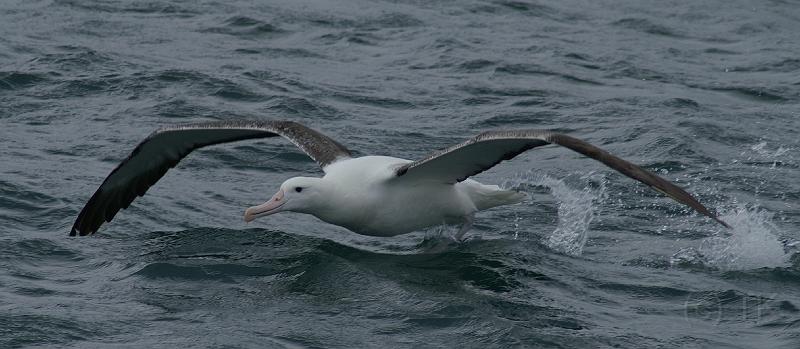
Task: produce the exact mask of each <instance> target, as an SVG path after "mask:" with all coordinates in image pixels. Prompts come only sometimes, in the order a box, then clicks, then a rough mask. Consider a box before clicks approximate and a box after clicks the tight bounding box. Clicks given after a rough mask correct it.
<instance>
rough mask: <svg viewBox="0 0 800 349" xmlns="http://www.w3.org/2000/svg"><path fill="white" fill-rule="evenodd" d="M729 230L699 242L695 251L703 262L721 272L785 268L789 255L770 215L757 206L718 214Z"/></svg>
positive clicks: (742, 207)
mask: <svg viewBox="0 0 800 349" xmlns="http://www.w3.org/2000/svg"><path fill="white" fill-rule="evenodd" d="M720 217H721V218H722V220H724V221H726V222H728V224H730V225H731V226H732V227H733V229H730V230H725V231H721V232H719V233H718V234H717V235H715V236H713V237H710V238H707V239H705V240H703V241H702V242H701V244H700V248H699V250H698V251H699V252H700V254H701V255H702V256H703V259H704V262H705V264H707V265H711V266H714V267H717V268H720V269H723V270H751V269H757V268H775V267H782V266H786V265H788V262H789V257H790V253H789V252H786V251H785V246H784V244H783V243H782V242H781V240H780V236H781V235H782V234H781V232H780V230H779V229H778V227H777V226H776V225H775V224H774V223H773V214H771V213H769V212H767V211H766V210H763V209H759V208H758V207H744V206H741V205H740V206H739V207H737V208H736V209H733V210H730V211H727V212H722V214H721V215H720Z"/></svg>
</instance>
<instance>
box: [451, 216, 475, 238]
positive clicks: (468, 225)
mask: <svg viewBox="0 0 800 349" xmlns="http://www.w3.org/2000/svg"><path fill="white" fill-rule="evenodd" d="M474 221H475V214H474V213H471V214H469V215H467V216H465V217H464V223H463V224H461V228H459V229H458V232H457V233H456V235H455V236H453V239H454V240H456V241H458V242H461V241H462V240H461V238H462V237H463V236H464V234H466V233H467V232H468V231H469V230H470V229H472V222H474Z"/></svg>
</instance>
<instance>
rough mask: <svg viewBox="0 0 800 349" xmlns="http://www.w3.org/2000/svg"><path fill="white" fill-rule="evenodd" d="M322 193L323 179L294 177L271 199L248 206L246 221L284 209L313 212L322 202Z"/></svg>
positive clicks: (245, 213)
mask: <svg viewBox="0 0 800 349" xmlns="http://www.w3.org/2000/svg"><path fill="white" fill-rule="evenodd" d="M321 195H322V185H321V179H319V178H310V177H294V178H290V179H288V180H286V181H285V182H283V184H281V187H280V189H279V190H278V192H277V193H275V195H273V196H272V198H270V199H269V201H267V202H265V203H263V204H261V205H258V206H253V207H250V208H248V209H247V210H245V211H244V221H245V222H250V221H252V220H254V219H256V218H259V217H264V216H269V215H271V214H275V213H278V212H283V211H292V212H302V213H312V211H313V209H314V207H316V206H318V205H319V203H320V196H321Z"/></svg>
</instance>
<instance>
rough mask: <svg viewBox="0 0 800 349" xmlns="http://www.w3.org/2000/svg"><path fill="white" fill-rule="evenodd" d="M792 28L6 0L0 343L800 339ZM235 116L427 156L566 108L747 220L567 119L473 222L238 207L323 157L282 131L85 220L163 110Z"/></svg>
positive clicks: (473, 1)
mask: <svg viewBox="0 0 800 349" xmlns="http://www.w3.org/2000/svg"><path fill="white" fill-rule="evenodd" d="M798 33H800V3H798V2H796V1H777V0H776V1H743V0H734V1H721V0H713V1H650V0H647V1H639V0H635V1H634V0H621V1H606V0H601V1H586V0H583V1H582V0H565V1H490V0H485V1H484V0H481V1H478V0H465V1H415V0H408V1H404V0H398V1H380V0H379V1H365V0H344V1H320V0H299V1H294V0H293V1H256V0H234V1H219V0H217V1H189V0H184V1H162V0H130V1H122V0H3V1H2V2H0V348H23V347H25V348H28V347H30V348H369V347H371V348H450V347H458V348H469V347H472V348H791V349H796V348H799V347H800V254H798V250H799V248H800V136H798V134H800V34H798ZM236 119H255V120H272V119H287V120H295V121H298V122H301V123H304V124H306V125H309V126H311V127H313V128H315V129H318V130H321V131H322V132H324V133H326V134H328V135H330V136H331V137H333V138H335V139H337V140H339V141H340V142H341V143H343V144H345V145H347V146H348V147H349V148H350V149H352V150H353V151H354V152H355V153H356V154H358V155H368V154H380V155H391V156H397V157H403V158H407V159H416V158H421V157H423V156H425V155H426V154H428V153H429V152H431V151H434V150H437V149H441V148H445V147H447V146H450V145H452V144H455V143H457V142H460V141H462V140H464V139H466V138H468V137H471V136H473V135H475V134H477V133H479V132H481V131H485V130H494V129H517V128H543V129H554V130H558V131H561V132H565V133H569V134H570V135H573V136H576V137H579V138H581V139H585V140H587V141H589V142H592V143H594V144H597V145H599V146H601V147H603V148H605V149H607V150H608V151H610V152H612V153H615V154H618V155H620V156H621V157H624V158H626V159H628V160H630V161H632V162H635V163H637V164H641V165H643V166H644V167H645V168H647V169H650V170H652V171H655V172H657V173H659V174H660V175H662V176H664V177H666V178H668V179H670V180H673V181H675V182H677V183H679V184H680V185H681V186H683V187H685V188H686V189H687V190H688V191H689V192H691V193H692V194H694V195H696V196H697V197H698V198H699V199H700V200H701V201H702V202H703V203H705V204H706V205H707V206H708V207H710V208H711V209H713V210H714V211H716V212H719V213H720V215H721V217H722V219H724V220H726V221H727V222H729V223H730V224H731V225H732V226H733V229H731V230H727V229H725V228H723V227H721V226H720V225H718V224H716V223H715V222H713V221H712V220H710V219H708V218H706V217H703V216H701V215H699V214H697V213H694V212H692V211H691V210H689V209H687V208H686V207H684V206H682V205H680V204H678V203H675V202H673V201H671V200H670V199H668V198H665V197H664V196H663V195H661V194H659V193H658V192H655V191H653V190H651V189H649V188H647V187H646V186H644V185H642V184H639V183H636V182H635V181H633V180H631V179H629V178H627V177H624V176H622V175H620V174H617V173H615V172H614V171H613V170H611V169H609V168H606V167H604V166H603V165H602V164H600V163H598V162H595V161H593V160H590V159H587V158H585V157H583V156H581V155H579V154H577V153H574V152H571V151H569V150H567V149H564V148H559V147H554V146H550V147H544V148H538V149H535V150H531V151H529V152H527V153H525V154H523V155H521V156H518V157H517V158H515V159H514V160H513V161H506V162H503V163H502V164H500V165H498V166H496V167H495V168H494V169H492V170H490V171H487V172H484V173H482V174H480V175H478V176H476V177H475V179H477V180H480V181H482V182H485V183H495V184H501V185H503V186H505V187H507V188H513V189H517V190H522V191H525V192H528V193H529V194H530V197H531V198H530V200H528V201H526V202H524V203H522V204H516V205H511V206H506V207H499V208H494V209H490V210H488V211H485V212H481V213H479V214H478V215H477V220H476V224H475V227H474V229H473V230H472V231H471V232H470V233H469V234H468V235H467V240H466V241H465V242H462V243H454V242H453V241H452V239H451V238H450V236H451V234H453V232H454V231H455V229H456V228H455V227H446V226H442V227H433V228H431V229H429V230H426V231H421V232H415V233H411V234H408V235H402V236H397V237H392V238H376V237H365V236H360V235H356V234H354V233H351V232H349V231H347V230H345V229H343V228H340V227H336V226H332V225H330V224H326V223H324V222H321V221H319V220H317V219H316V218H314V217H312V216H307V215H302V214H293V213H287V214H280V215H275V216H270V217H268V218H262V219H259V220H256V221H254V222H252V223H249V224H245V223H244V222H243V220H242V214H243V212H244V209H245V208H246V207H248V206H252V205H255V204H259V203H261V202H264V201H266V200H268V199H269V197H270V196H271V195H272V194H273V193H274V192H275V191H276V190H277V188H278V186H279V185H280V183H281V182H283V181H284V180H285V179H287V178H289V177H293V176H300V175H303V176H319V175H320V174H321V171H320V170H319V169H318V168H317V166H316V165H315V164H314V163H313V162H312V161H311V160H310V159H308V158H307V157H306V156H305V155H304V154H303V153H302V152H300V151H299V150H298V149H296V148H295V147H294V146H293V145H291V144H290V143H289V142H286V141H283V140H281V139H266V140H253V141H244V142H240V143H233V144H226V145H220V146H215V147H209V148H205V149H201V150H199V151H196V152H194V153H192V154H190V155H189V156H188V157H187V158H186V159H185V160H184V161H183V162H181V163H180V164H179V165H178V166H177V167H176V168H175V169H173V170H172V171H170V172H169V173H168V174H167V175H166V176H165V177H164V178H163V179H162V180H161V181H160V182H158V184H157V185H155V186H154V187H152V188H151V189H150V191H149V192H148V193H147V195H146V196H144V197H142V198H139V199H138V200H137V201H135V202H134V204H133V205H132V206H131V207H130V208H128V209H127V210H125V211H121V212H120V213H119V214H118V215H117V216H116V218H115V219H114V221H113V222H111V223H107V224H105V225H104V226H103V227H102V228H101V230H100V232H99V233H98V234H96V235H95V236H92V237H85V238H70V237H68V236H67V235H68V233H69V229H70V227H71V226H72V223H73V222H74V220H75V218H76V216H77V214H78V212H79V211H80V210H81V208H82V207H83V205H84V204H85V203H86V202H87V200H88V199H89V197H90V196H91V194H92V193H93V192H94V191H95V190H96V188H97V187H98V186H99V185H100V183H101V182H102V181H103V179H104V178H105V176H106V175H107V174H108V173H109V172H110V171H111V170H112V169H113V168H114V167H115V166H116V165H117V164H118V163H119V162H120V161H121V160H122V159H124V158H125V157H126V156H127V155H128V154H129V153H130V151H131V150H132V149H133V148H134V147H135V146H136V144H137V143H138V142H139V141H141V140H142V139H143V138H144V137H146V136H147V135H148V134H149V133H150V132H152V131H153V130H155V129H157V128H158V127H160V126H164V125H172V124H179V123H186V122H199V121H211V120H236ZM442 246H444V248H442Z"/></svg>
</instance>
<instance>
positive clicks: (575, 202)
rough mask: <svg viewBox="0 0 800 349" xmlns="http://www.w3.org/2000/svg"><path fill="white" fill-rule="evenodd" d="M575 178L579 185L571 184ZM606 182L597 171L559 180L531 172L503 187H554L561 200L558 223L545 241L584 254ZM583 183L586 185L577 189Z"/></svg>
mask: <svg viewBox="0 0 800 349" xmlns="http://www.w3.org/2000/svg"><path fill="white" fill-rule="evenodd" d="M572 179H576V181H577V182H578V184H577V185H575V184H568V183H567V181H568V180H569V181H571V180H572ZM605 183H606V181H605V178H604V177H602V176H601V175H598V174H595V173H588V174H584V175H581V176H579V177H574V176H572V177H571V176H568V177H566V178H565V179H557V178H553V177H551V176H549V175H546V174H545V175H542V174H533V173H531V172H530V171H529V172H526V173H525V174H522V175H517V176H515V178H514V179H511V180H508V181H506V182H505V183H504V184H503V187H504V188H509V187H516V188H519V187H524V186H525V185H527V186H544V187H547V188H548V189H550V193H551V194H552V195H553V196H554V197H555V198H556V200H557V201H558V225H557V226H556V229H555V230H553V232H551V233H550V234H549V235H548V236H547V237H546V238H544V241H543V243H544V244H545V245H546V246H547V247H550V248H552V249H553V250H556V251H559V252H562V253H565V254H569V255H573V256H579V255H581V254H582V253H583V247H584V246H585V245H586V241H587V239H588V230H589V224H590V223H591V222H592V220H593V219H594V218H595V216H596V211H597V210H596V205H595V203H596V202H599V201H602V200H603V199H604V198H605ZM593 184H596V185H593ZM580 186H582V188H580V189H579V188H577V187H580ZM515 223H516V222H515ZM516 226H517V225H516V224H515V227H516ZM518 234H519V232H518V231H516V230H515V234H514V235H515V238H516V236H518Z"/></svg>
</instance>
